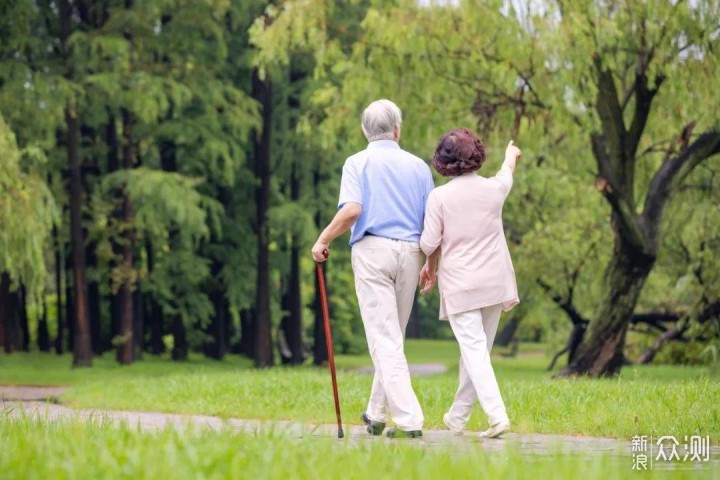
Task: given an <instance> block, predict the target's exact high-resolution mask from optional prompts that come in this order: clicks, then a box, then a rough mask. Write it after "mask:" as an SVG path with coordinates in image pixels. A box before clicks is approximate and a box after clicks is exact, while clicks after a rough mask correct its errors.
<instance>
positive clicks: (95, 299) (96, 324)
mask: <svg viewBox="0 0 720 480" xmlns="http://www.w3.org/2000/svg"><path fill="white" fill-rule="evenodd" d="M96 247H97V245H96V244H95V243H94V242H91V243H90V244H88V246H87V248H86V250H85V254H86V258H87V268H88V270H90V269H92V268H97V266H98V264H97V256H96V255H95V249H96ZM87 286H88V313H89V318H90V344H91V345H92V351H93V353H94V354H95V355H101V354H102V352H103V345H102V314H101V306H100V284H99V283H98V282H97V280H91V281H88V282H87Z"/></svg>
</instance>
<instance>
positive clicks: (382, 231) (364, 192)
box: [338, 140, 435, 245]
mask: <svg viewBox="0 0 720 480" xmlns="http://www.w3.org/2000/svg"><path fill="white" fill-rule="evenodd" d="M434 186H435V185H434V184H433V178H432V174H431V173H430V168H429V167H428V166H427V164H425V162H423V161H422V160H421V159H419V158H418V157H416V156H415V155H413V154H411V153H408V152H406V151H405V150H403V149H401V148H400V145H398V144H397V142H394V141H392V140H377V141H374V142H370V143H369V144H368V147H367V149H365V150H363V151H361V152H358V153H356V154H355V155H353V156H352V157H349V158H348V159H347V160H346V161H345V165H344V166H343V173H342V180H341V182H340V199H339V201H338V208H342V206H343V205H344V204H345V203H347V202H356V203H359V204H360V205H362V213H361V214H360V218H358V220H357V222H355V225H354V226H353V227H352V230H351V235H350V245H353V244H354V243H355V242H357V241H358V240H360V239H361V238H363V236H365V235H366V234H372V235H377V236H378V237H385V238H391V239H394V240H405V241H408V242H419V241H420V234H421V233H422V228H423V218H424V216H425V202H426V201H427V198H428V195H430V192H431V191H432V189H433V188H434Z"/></svg>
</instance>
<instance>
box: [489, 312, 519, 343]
mask: <svg viewBox="0 0 720 480" xmlns="http://www.w3.org/2000/svg"><path fill="white" fill-rule="evenodd" d="M519 326H520V317H518V316H516V315H513V316H512V317H510V320H508V321H507V323H506V324H505V326H503V328H502V330H500V332H498V334H497V335H496V336H495V342H494V343H493V345H497V346H498V347H507V346H509V345H510V342H511V341H512V339H513V337H514V336H515V332H517V329H518V327H519Z"/></svg>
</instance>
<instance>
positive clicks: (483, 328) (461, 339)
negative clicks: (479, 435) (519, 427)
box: [448, 305, 509, 429]
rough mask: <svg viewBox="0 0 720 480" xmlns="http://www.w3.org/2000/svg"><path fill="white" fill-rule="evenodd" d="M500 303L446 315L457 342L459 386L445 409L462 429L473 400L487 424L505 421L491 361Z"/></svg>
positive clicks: (500, 307)
mask: <svg viewBox="0 0 720 480" xmlns="http://www.w3.org/2000/svg"><path fill="white" fill-rule="evenodd" d="M501 312H502V305H492V306H490V307H485V308H479V309H477V310H470V311H468V312H463V313H459V314H457V315H449V320H450V326H451V327H452V330H453V333H454V334H455V338H456V339H457V341H458V343H459V344H460V385H459V386H458V390H457V393H455V401H454V402H453V404H452V407H451V408H450V411H449V412H448V421H449V423H450V424H451V425H452V426H453V427H456V428H459V429H462V428H465V425H467V422H468V420H469V419H470V414H471V413H472V409H473V406H474V405H475V402H476V401H479V402H480V406H481V407H482V409H483V410H484V411H485V414H486V415H487V418H488V422H489V423H490V425H496V424H498V423H500V422H507V421H509V420H508V416H507V412H506V411H505V404H504V403H503V399H502V396H501V395H500V388H499V387H498V384H497V380H496V379H495V372H494V371H493V368H492V364H491V363H490V350H491V349H492V345H493V341H494V340H495V333H496V332H497V328H498V323H499V322H500V313H501Z"/></svg>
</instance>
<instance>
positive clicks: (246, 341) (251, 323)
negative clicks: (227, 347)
mask: <svg viewBox="0 0 720 480" xmlns="http://www.w3.org/2000/svg"><path fill="white" fill-rule="evenodd" d="M238 350H239V351H238V353H241V354H243V355H245V356H246V357H248V358H253V359H254V358H255V310H254V309H248V310H242V311H240V343H239V346H238Z"/></svg>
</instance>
